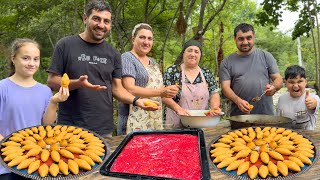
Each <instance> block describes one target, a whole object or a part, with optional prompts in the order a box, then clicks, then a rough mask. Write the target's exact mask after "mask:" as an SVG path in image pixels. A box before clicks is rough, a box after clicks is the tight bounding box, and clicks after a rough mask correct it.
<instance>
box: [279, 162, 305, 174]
mask: <svg viewBox="0 0 320 180" xmlns="http://www.w3.org/2000/svg"><path fill="white" fill-rule="evenodd" d="M283 162H284V163H285V164H286V165H287V167H288V169H290V170H292V171H296V172H300V171H301V168H300V166H299V165H298V164H297V163H295V162H294V161H290V160H284V161H283Z"/></svg>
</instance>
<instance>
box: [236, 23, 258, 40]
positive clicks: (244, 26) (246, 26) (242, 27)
mask: <svg viewBox="0 0 320 180" xmlns="http://www.w3.org/2000/svg"><path fill="white" fill-rule="evenodd" d="M239 31H242V32H244V33H246V32H249V31H252V33H253V34H254V28H253V26H252V25H250V24H247V23H241V24H239V25H238V26H237V27H236V28H234V32H233V36H234V37H236V36H237V32H239Z"/></svg>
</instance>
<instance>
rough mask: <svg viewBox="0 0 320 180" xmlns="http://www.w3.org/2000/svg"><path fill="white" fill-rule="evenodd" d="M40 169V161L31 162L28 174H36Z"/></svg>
mask: <svg viewBox="0 0 320 180" xmlns="http://www.w3.org/2000/svg"><path fill="white" fill-rule="evenodd" d="M39 167H40V160H36V161H33V162H31V163H30V165H29V167H28V174H31V173H33V172H35V171H36V170H38V169H39Z"/></svg>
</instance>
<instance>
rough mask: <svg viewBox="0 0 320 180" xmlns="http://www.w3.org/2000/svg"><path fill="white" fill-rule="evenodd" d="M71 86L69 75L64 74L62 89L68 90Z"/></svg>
mask: <svg viewBox="0 0 320 180" xmlns="http://www.w3.org/2000/svg"><path fill="white" fill-rule="evenodd" d="M69 84H70V79H69V76H68V74H67V73H64V74H63V76H62V77H61V87H64V88H67V87H68V86H69Z"/></svg>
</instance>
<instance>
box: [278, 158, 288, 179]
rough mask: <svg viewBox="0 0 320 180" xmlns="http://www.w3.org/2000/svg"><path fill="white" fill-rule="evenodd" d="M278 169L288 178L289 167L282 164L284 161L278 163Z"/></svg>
mask: <svg viewBox="0 0 320 180" xmlns="http://www.w3.org/2000/svg"><path fill="white" fill-rule="evenodd" d="M277 168H278V171H279V172H280V173H281V174H282V175H283V176H288V173H289V172H288V166H287V165H286V164H285V163H284V162H282V161H278V162H277Z"/></svg>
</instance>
